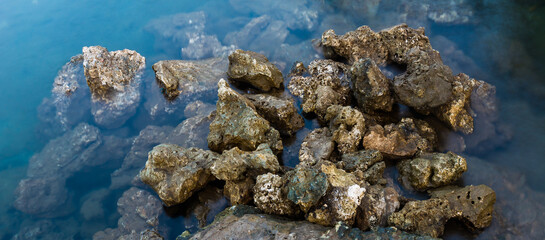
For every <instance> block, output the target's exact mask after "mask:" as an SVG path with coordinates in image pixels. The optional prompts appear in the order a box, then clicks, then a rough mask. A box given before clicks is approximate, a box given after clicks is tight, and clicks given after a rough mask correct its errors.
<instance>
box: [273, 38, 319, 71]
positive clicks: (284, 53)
mask: <svg viewBox="0 0 545 240" xmlns="http://www.w3.org/2000/svg"><path fill="white" fill-rule="evenodd" d="M313 44H314V42H309V41H302V42H301V43H299V44H287V43H284V44H281V45H280V47H278V48H276V49H275V51H274V55H273V56H274V57H272V59H274V60H275V62H283V63H285V64H286V66H290V65H291V64H293V63H295V62H297V61H301V62H304V63H305V64H307V65H308V64H309V63H310V62H312V61H313V60H314V59H320V58H321V56H320V54H318V52H317V51H316V49H315V48H314V47H313ZM269 46H270V45H269ZM279 65H280V64H279Z"/></svg>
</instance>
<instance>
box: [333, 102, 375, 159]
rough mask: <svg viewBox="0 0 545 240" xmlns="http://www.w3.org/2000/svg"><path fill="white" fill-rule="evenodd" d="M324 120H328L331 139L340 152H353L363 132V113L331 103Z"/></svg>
mask: <svg viewBox="0 0 545 240" xmlns="http://www.w3.org/2000/svg"><path fill="white" fill-rule="evenodd" d="M324 118H325V120H326V121H329V129H331V132H332V134H333V136H332V140H333V141H335V142H336V143H337V148H338V149H339V152H341V153H350V152H355V151H356V150H357V148H358V146H359V145H360V142H361V139H362V138H363V135H364V134H365V118H364V117H363V114H362V113H361V112H360V111H358V110H357V109H354V108H352V107H350V106H344V107H343V106H339V105H333V106H330V107H328V108H327V112H326V115H325V117H324Z"/></svg>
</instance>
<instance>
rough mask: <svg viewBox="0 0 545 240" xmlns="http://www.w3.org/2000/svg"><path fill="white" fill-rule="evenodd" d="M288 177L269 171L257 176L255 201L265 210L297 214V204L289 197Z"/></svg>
mask: <svg viewBox="0 0 545 240" xmlns="http://www.w3.org/2000/svg"><path fill="white" fill-rule="evenodd" d="M286 185H287V179H284V178H282V177H280V176H278V175H275V174H272V173H267V174H263V175H259V176H257V179H256V183H255V186H254V189H253V190H254V203H255V205H256V206H257V207H258V208H259V209H261V210H262V211H263V212H265V213H268V214H277V215H296V214H298V212H299V210H298V207H297V205H295V203H293V202H292V201H291V200H289V199H288V197H287V187H286Z"/></svg>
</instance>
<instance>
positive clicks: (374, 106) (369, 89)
mask: <svg viewBox="0 0 545 240" xmlns="http://www.w3.org/2000/svg"><path fill="white" fill-rule="evenodd" d="M350 78H351V80H352V91H353V92H354V96H355V97H356V100H357V102H358V106H360V107H361V108H362V109H364V110H365V111H366V112H373V111H376V110H381V111H386V112H389V111H391V110H392V105H393V104H394V99H393V97H392V96H391V94H390V80H389V79H388V78H386V76H384V74H382V72H381V71H380V69H379V68H378V66H377V64H376V63H375V62H374V61H373V60H371V59H369V58H364V59H360V60H358V61H357V62H355V63H354V64H353V65H352V68H351V74H350Z"/></svg>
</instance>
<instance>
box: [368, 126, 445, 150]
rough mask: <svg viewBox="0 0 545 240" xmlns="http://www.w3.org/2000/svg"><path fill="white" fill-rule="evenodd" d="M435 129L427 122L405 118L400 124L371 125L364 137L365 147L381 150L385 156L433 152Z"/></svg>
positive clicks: (435, 140) (435, 137) (435, 138)
mask: <svg viewBox="0 0 545 240" xmlns="http://www.w3.org/2000/svg"><path fill="white" fill-rule="evenodd" d="M436 142H437V136H436V135H435V131H434V130H433V128H431V127H430V126H429V125H428V124H427V123H426V122H424V121H421V120H416V119H412V118H403V119H401V121H400V122H399V123H398V124H393V123H392V124H388V125H386V126H384V127H383V126H380V125H373V126H370V127H369V128H368V130H367V132H366V133H365V136H364V137H363V147H365V149H373V150H378V151H380V152H381V153H382V154H383V155H384V156H385V157H389V158H403V157H411V156H414V154H416V153H418V152H431V151H433V149H435V145H436V144H437V143H436Z"/></svg>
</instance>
